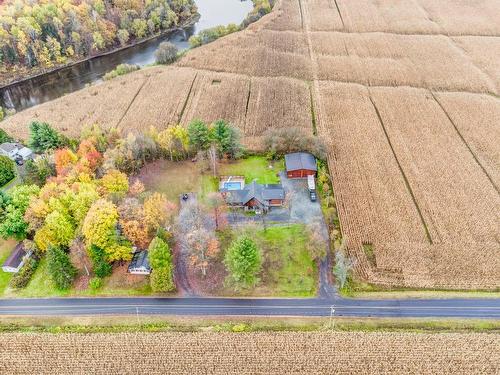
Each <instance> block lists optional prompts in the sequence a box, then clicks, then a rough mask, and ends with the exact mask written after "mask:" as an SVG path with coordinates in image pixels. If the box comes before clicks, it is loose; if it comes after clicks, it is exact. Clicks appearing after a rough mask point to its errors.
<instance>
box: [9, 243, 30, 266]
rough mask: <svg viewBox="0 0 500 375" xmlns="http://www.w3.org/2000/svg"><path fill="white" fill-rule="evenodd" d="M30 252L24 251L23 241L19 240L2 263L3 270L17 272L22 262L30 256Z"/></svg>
mask: <svg viewBox="0 0 500 375" xmlns="http://www.w3.org/2000/svg"><path fill="white" fill-rule="evenodd" d="M31 254H32V252H31V251H26V250H25V249H24V246H23V243H22V242H19V243H18V244H17V245H16V247H15V248H14V250H12V253H10V255H9V257H8V258H7V259H6V260H5V262H4V264H3V265H2V270H3V272H12V273H17V272H19V270H20V269H21V267H22V266H23V264H24V262H25V261H26V259H28V258H29V257H30V256H31Z"/></svg>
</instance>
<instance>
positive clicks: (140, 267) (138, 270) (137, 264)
mask: <svg viewBox="0 0 500 375" xmlns="http://www.w3.org/2000/svg"><path fill="white" fill-rule="evenodd" d="M128 272H129V273H131V274H134V275H149V274H150V273H151V266H150V265H149V258H148V252H147V250H142V251H136V252H135V253H134V256H133V257H132V260H131V261H130V264H129V266H128Z"/></svg>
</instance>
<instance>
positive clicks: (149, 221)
mask: <svg viewBox="0 0 500 375" xmlns="http://www.w3.org/2000/svg"><path fill="white" fill-rule="evenodd" d="M171 209H172V206H171V204H170V203H169V201H168V200H167V198H166V197H165V195H164V194H162V193H157V192H155V193H153V194H152V195H151V196H149V197H148V198H146V200H145V201H144V221H145V223H146V225H147V226H148V228H150V230H152V231H156V229H157V228H158V227H160V226H163V225H165V221H166V220H167V218H168V217H169V216H170V215H172V214H173V212H172V211H171Z"/></svg>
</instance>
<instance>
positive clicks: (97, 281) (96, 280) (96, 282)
mask: <svg viewBox="0 0 500 375" xmlns="http://www.w3.org/2000/svg"><path fill="white" fill-rule="evenodd" d="M89 288H90V290H93V291H96V290H98V289H101V288H102V279H101V278H100V277H93V278H91V279H90V281H89Z"/></svg>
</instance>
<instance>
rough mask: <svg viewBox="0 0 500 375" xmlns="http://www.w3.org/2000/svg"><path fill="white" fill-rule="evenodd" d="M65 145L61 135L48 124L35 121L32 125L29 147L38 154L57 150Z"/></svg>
mask: <svg viewBox="0 0 500 375" xmlns="http://www.w3.org/2000/svg"><path fill="white" fill-rule="evenodd" d="M62 144H63V139H62V137H61V136H60V135H59V133H58V132H57V131H56V130H54V129H53V128H52V127H51V126H50V125H49V124H47V123H46V122H38V121H33V122H31V124H30V137H29V139H28V146H29V147H31V148H32V149H33V150H35V151H36V152H44V151H47V150H51V149H56V148H58V147H60V146H62Z"/></svg>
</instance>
